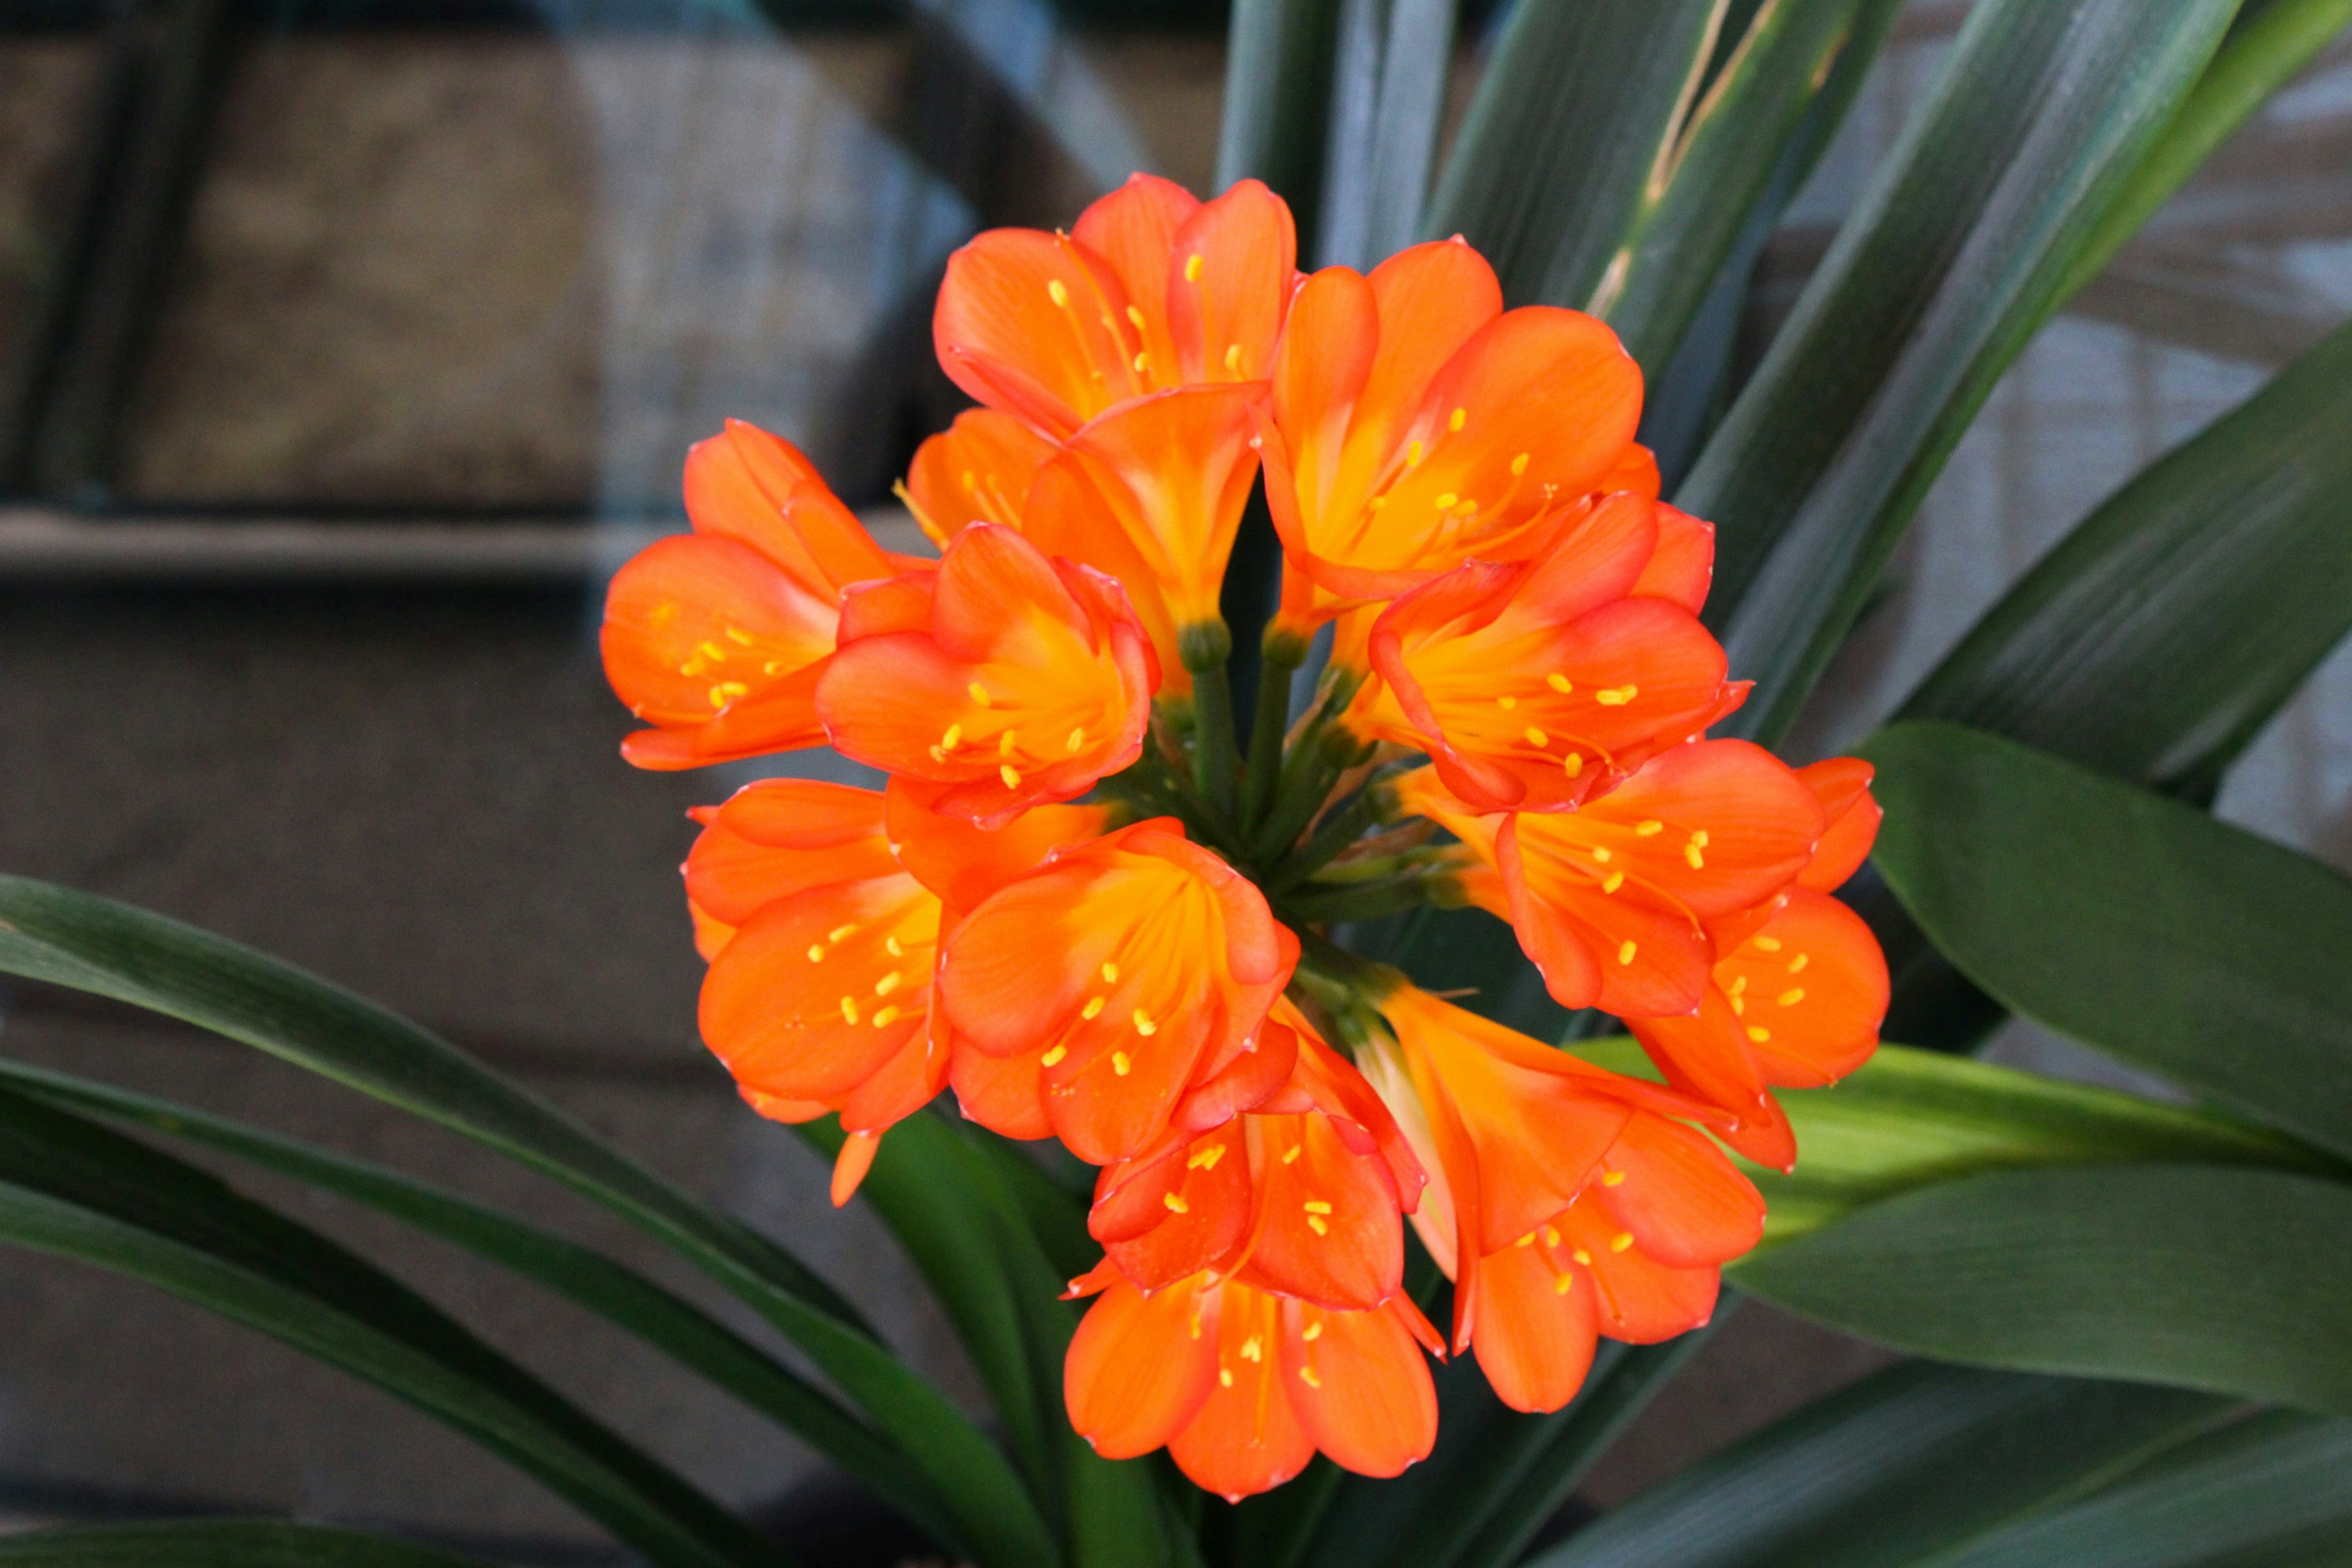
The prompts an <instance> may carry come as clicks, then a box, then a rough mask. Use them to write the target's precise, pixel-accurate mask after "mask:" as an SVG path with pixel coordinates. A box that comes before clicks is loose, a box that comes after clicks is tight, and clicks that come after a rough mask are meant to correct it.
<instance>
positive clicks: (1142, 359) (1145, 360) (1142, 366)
mask: <svg viewBox="0 0 2352 1568" xmlns="http://www.w3.org/2000/svg"><path fill="white" fill-rule="evenodd" d="M1150 368H1151V356H1150V354H1138V355H1136V356H1135V374H1138V375H1141V374H1143V373H1144V372H1145V371H1147V370H1150Z"/></svg>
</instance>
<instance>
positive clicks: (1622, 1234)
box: [1609, 1230, 1633, 1252]
mask: <svg viewBox="0 0 2352 1568" xmlns="http://www.w3.org/2000/svg"><path fill="white" fill-rule="evenodd" d="M1631 1246H1633V1232H1632V1231H1630V1230H1621V1231H1619V1232H1618V1233H1617V1234H1616V1235H1615V1236H1612V1237H1610V1238H1609V1250H1610V1251H1612V1252H1622V1251H1624V1250H1625V1249H1626V1248H1627V1247H1631Z"/></svg>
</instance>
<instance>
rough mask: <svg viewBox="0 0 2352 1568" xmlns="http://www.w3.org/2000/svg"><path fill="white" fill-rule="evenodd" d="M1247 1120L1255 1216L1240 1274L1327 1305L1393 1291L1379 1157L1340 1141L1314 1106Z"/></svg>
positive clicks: (1395, 1240) (1394, 1218) (1397, 1269)
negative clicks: (1253, 1151) (1254, 1156)
mask: <svg viewBox="0 0 2352 1568" xmlns="http://www.w3.org/2000/svg"><path fill="white" fill-rule="evenodd" d="M1248 1120H1249V1122H1250V1131H1251V1136H1252V1138H1253V1140H1254V1141H1255V1144H1256V1146H1257V1149H1258V1151H1259V1154H1258V1160H1257V1170H1258V1203H1259V1205H1260V1207H1261V1211H1262V1214H1263V1216H1264V1217H1263V1219H1262V1220H1261V1222H1260V1226H1259V1230H1258V1235H1257V1240H1256V1244H1255V1246H1254V1247H1252V1248H1251V1251H1250V1258H1249V1265H1248V1277H1249V1278H1250V1279H1251V1280H1252V1281H1254V1282H1255V1283H1256V1284H1259V1285H1262V1286H1264V1287H1265V1288H1266V1289H1271V1290H1276V1291H1279V1292H1280V1293H1282V1294H1283V1295H1286V1296H1295V1297H1298V1298H1301V1299H1303V1300H1309V1301H1315V1302H1319V1303H1321V1304H1322V1305H1324V1306H1327V1307H1340V1308H1370V1307H1375V1306H1378V1305H1379V1304H1380V1303H1381V1302H1382V1301H1385V1300H1388V1299H1389V1298H1390V1297H1391V1296H1393V1295H1395V1294H1396V1292H1397V1290H1398V1289H1399V1287H1400V1285H1401V1283H1402V1279H1403V1275H1404V1231H1403V1226H1402V1220H1401V1218H1400V1216H1399V1213H1398V1206H1397V1192H1396V1186H1395V1184H1394V1181H1393V1180H1392V1178H1391V1176H1390V1174H1389V1171H1388V1166H1387V1164H1386V1163H1385V1162H1383V1161H1382V1160H1381V1157H1380V1156H1379V1154H1378V1153H1377V1152H1374V1151H1372V1150H1369V1149H1367V1150H1355V1149H1350V1148H1349V1147H1348V1145H1347V1143H1346V1142H1344V1141H1343V1140H1342V1139H1341V1137H1340V1135H1339V1131H1338V1129H1337V1128H1336V1127H1335V1126H1334V1124H1333V1122H1332V1121H1331V1119H1330V1118H1328V1117H1327V1116H1324V1115H1321V1114H1319V1113H1310V1114H1307V1115H1303V1116H1253V1117H1251V1118H1249V1119H1248Z"/></svg>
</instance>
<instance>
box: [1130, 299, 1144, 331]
mask: <svg viewBox="0 0 2352 1568" xmlns="http://www.w3.org/2000/svg"><path fill="white" fill-rule="evenodd" d="M1127 320H1128V324H1129V325H1130V326H1132V327H1133V328H1134V329H1135V330H1136V331H1143V328H1144V321H1143V312H1142V311H1140V310H1137V309H1136V308H1135V307H1134V306H1132V305H1129V307H1128V308H1127Z"/></svg>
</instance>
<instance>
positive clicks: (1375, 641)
mask: <svg viewBox="0 0 2352 1568" xmlns="http://www.w3.org/2000/svg"><path fill="white" fill-rule="evenodd" d="M1668 520H1671V521H1668ZM1662 524H1664V526H1663V527H1662ZM1669 531H1671V532H1673V533H1674V534H1676V535H1689V536H1696V539H1697V540H1698V541H1699V542H1700V543H1701V545H1702V547H1703V550H1704V554H1705V556H1706V557H1708V558H1711V556H1712V554H1713V536H1712V531H1711V530H1709V529H1707V527H1706V524H1704V523H1700V522H1697V521H1695V520H1693V519H1690V518H1686V517H1685V516H1684V515H1683V514H1682V513H1680V512H1677V511H1675V510H1674V509H1673V508H1672V507H1668V506H1664V505H1662V504H1660V503H1657V502H1654V501H1652V500H1649V499H1647V498H1646V497H1643V496H1641V495H1637V494H1630V493H1628V494H1620V495H1615V496H1612V497H1610V498H1608V499H1607V500H1604V501H1602V502H1601V504H1600V505H1599V506H1598V507H1597V508H1596V509H1594V510H1592V511H1591V513H1590V514H1589V515H1587V516H1586V517H1585V519H1584V520H1583V521H1581V522H1580V523H1579V525H1578V526H1577V527H1576V528H1575V530H1574V531H1572V532H1570V534H1569V535H1568V536H1567V537H1566V538H1564V539H1562V540H1561V541H1559V542H1558V543H1557V544H1555V545H1554V546H1553V547H1552V548H1551V549H1550V550H1549V552H1547V553H1546V554H1544V555H1543V556H1541V557H1540V558H1538V559H1537V560H1534V561H1528V562H1521V563H1514V564H1497V563H1491V562H1485V561H1474V562H1471V563H1467V564H1465V565H1462V566H1457V567H1455V568H1454V570H1453V571H1451V572H1448V573H1446V574H1444V575H1443V576H1440V577H1436V578H1433V579H1432V580H1431V581H1430V582H1428V583H1426V584H1423V585H1422V586H1421V587H1419V588H1416V589H1414V590H1413V591H1412V593H1410V594H1407V595H1405V596H1404V597H1402V598H1401V599H1399V600H1397V601H1396V602H1395V603H1394V604H1392V605H1390V606H1389V607H1388V608H1387V609H1386V610H1385V611H1383V612H1382V613H1381V616H1380V619H1379V620H1378V621H1377V622H1375V623H1374V624H1373V626H1372V631H1371V637H1370V658H1371V664H1372V668H1373V669H1374V670H1376V671H1377V672H1378V673H1379V675H1380V677H1381V680H1380V681H1379V682H1377V683H1374V684H1371V685H1369V686H1367V688H1366V689H1365V693H1366V694H1365V696H1364V697H1363V698H1362V699H1361V700H1359V702H1358V703H1357V704H1356V710H1355V711H1354V712H1352V713H1351V714H1350V716H1349V723H1350V725H1351V726H1352V727H1354V728H1355V729H1357V730H1358V731H1360V732H1363V733H1367V734H1370V735H1372V736H1375V737H1378V738H1379V739H1381V740H1386V741H1394V742H1400V743H1402V744H1404V745H1408V746H1412V747H1413V748H1415V749H1417V750H1425V751H1427V752H1428V753H1429V755H1430V760H1431V761H1432V763H1434V764H1435V766H1436V769H1437V775H1438V777H1439V778H1440V779H1441V780H1442V781H1443V782H1444V784H1445V786H1446V788H1447V789H1448V790H1450V791H1452V792H1453V794H1454V796H1455V797H1456V798H1458V799H1460V800H1461V801H1462V802H1463V803H1464V804H1465V805H1468V806H1470V807H1471V808H1472V809H1474V810H1477V811H1509V810H1525V811H1549V810H1560V809H1564V808H1570V807H1573V806H1575V805H1578V804H1579V803H1580V802H1582V801H1583V800H1585V799H1587V798H1588V797H1590V796H1592V795H1601V794H1605V793H1606V792H1607V791H1609V790H1610V789H1612V788H1613V787H1614V786H1615V785H1616V784H1619V783H1620V782H1622V780H1623V779H1624V777H1625V776H1626V775H1627V774H1628V773H1632V772H1633V770H1634V769H1636V768H1638V767H1640V766H1641V764H1642V763H1643V762H1644V761H1646V760H1647V759H1648V758H1649V757H1651V756H1653V755H1655V754H1656V753H1657V752H1660V751H1663V750H1664V749H1665V748H1666V747H1668V746H1671V745H1675V744H1678V743H1680V742H1684V741H1686V740H1689V739H1691V738H1692V737H1693V736H1695V735H1696V734H1698V733H1699V732H1700V731H1703V730H1705V729H1706V727H1707V726H1708V725H1710V724H1712V723H1714V722H1715V721H1717V720H1718V719H1720V718H1722V717H1723V716H1724V715H1725V714H1727V713H1728V712H1729V711H1730V710H1732V709H1734V708H1736V707H1737V706H1738V703H1739V701H1740V700H1741V699H1742V698H1743V697H1745V696H1746V694H1747V687H1746V685H1745V684H1738V685H1727V684H1726V682H1725V680H1724V668H1725V666H1724V656H1723V648H1722V647H1721V645H1719V644H1718V643H1717V641H1716V640H1715V638H1714V637H1711V636H1710V635H1708V633H1707V630H1706V627H1705V626H1701V625H1700V624H1699V621H1698V617H1697V616H1696V615H1695V614H1694V613H1693V610H1694V609H1695V608H1696V605H1687V604H1685V603H1684V602H1680V601H1678V600H1676V599H1675V598H1672V597H1665V596H1660V595H1654V594H1652V593H1649V592H1645V591H1644V587H1645V579H1646V578H1648V577H1649V576H1650V574H1651V572H1652V568H1653V562H1654V558H1655V557H1656V556H1658V555H1659V553H1660V549H1659V542H1660V539H1661V536H1662V535H1663V534H1665V533H1667V532H1669ZM1695 553H1697V552H1694V551H1692V550H1691V549H1689V548H1688V547H1686V546H1684V545H1682V544H1681V542H1680V540H1679V539H1678V540H1677V542H1676V547H1675V548H1674V549H1671V550H1669V551H1668V552H1666V554H1667V566H1666V569H1665V570H1664V571H1662V572H1661V573H1660V574H1659V575H1660V576H1661V577H1664V578H1668V579H1678V580H1675V581H1670V582H1669V583H1668V584H1665V585H1668V586H1671V587H1674V588H1685V587H1686V584H1687V580H1688V578H1689V577H1690V575H1691V572H1690V566H1691V557H1692V556H1693V555H1694V554H1695ZM1705 572H1706V567H1704V566H1702V567H1701V569H1700V576H1701V577H1702V579H1703V577H1704V574H1705Z"/></svg>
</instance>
